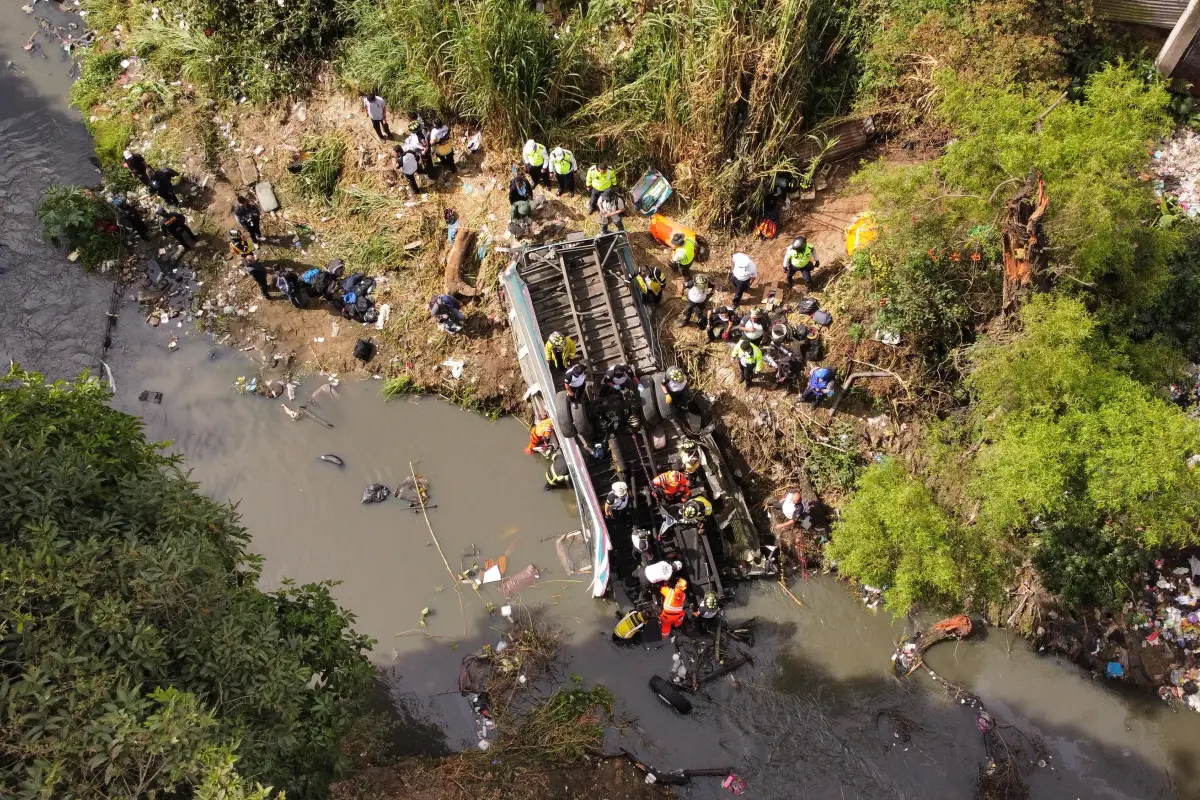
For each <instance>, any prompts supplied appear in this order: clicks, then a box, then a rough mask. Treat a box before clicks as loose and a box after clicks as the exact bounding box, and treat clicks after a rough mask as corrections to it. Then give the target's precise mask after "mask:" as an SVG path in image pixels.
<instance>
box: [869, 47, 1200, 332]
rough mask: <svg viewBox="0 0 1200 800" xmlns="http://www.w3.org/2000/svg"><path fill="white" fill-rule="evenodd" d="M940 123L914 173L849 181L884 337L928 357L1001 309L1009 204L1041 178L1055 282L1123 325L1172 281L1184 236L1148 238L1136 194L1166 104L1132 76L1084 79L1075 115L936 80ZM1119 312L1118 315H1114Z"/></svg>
mask: <svg viewBox="0 0 1200 800" xmlns="http://www.w3.org/2000/svg"><path fill="white" fill-rule="evenodd" d="M938 84H939V86H940V87H941V89H942V92H943V96H942V101H941V104H940V107H939V108H940V111H939V115H940V118H941V119H943V120H944V121H945V122H946V123H947V124H948V125H949V126H950V128H951V129H952V131H953V132H954V134H955V136H956V138H955V140H954V141H953V142H952V143H951V144H950V145H949V146H948V147H947V148H946V152H945V155H943V156H942V157H940V158H938V159H936V160H934V161H932V162H929V163H926V164H919V165H899V166H890V165H887V164H885V163H882V162H880V163H877V164H874V165H872V166H870V167H868V168H867V169H864V170H863V171H861V172H860V173H859V174H858V175H857V176H855V183H856V185H857V186H859V187H861V188H862V189H864V190H866V191H869V192H870V193H871V195H872V197H873V202H872V207H873V210H874V211H875V213H876V215H877V217H878V219H879V222H880V226H881V228H882V231H883V232H882V235H881V236H880V237H879V238H878V239H877V240H876V241H875V242H873V243H872V244H871V246H870V248H869V256H868V259H869V265H870V276H871V280H872V284H873V287H874V290H875V293H876V294H877V296H878V298H879V301H880V305H881V312H880V320H879V321H880V323H881V324H883V325H885V326H887V327H895V328H898V329H900V330H902V331H905V332H908V333H910V334H912V338H913V339H915V340H916V341H917V342H918V343H919V344H921V345H923V346H925V347H926V349H927V350H929V351H931V352H933V353H934V354H941V353H942V352H943V351H944V350H945V348H947V347H953V346H955V345H957V344H959V343H960V342H961V341H963V340H964V339H965V338H966V335H965V334H966V333H967V332H968V331H970V329H971V328H972V327H974V326H975V325H976V324H978V323H979V322H982V321H984V320H986V319H990V318H991V317H993V316H994V315H995V314H996V313H998V311H999V310H1000V309H999V306H1000V301H1001V283H1000V270H999V264H1000V260H1001V256H1002V246H1001V241H1000V233H999V230H998V228H997V226H996V222H997V220H998V219H1003V217H1004V215H1005V213H1006V209H1005V204H1006V203H1007V202H1008V200H1009V198H1010V197H1011V196H1012V195H1013V194H1014V193H1015V192H1016V191H1017V190H1018V189H1019V188H1020V187H1021V186H1022V185H1023V184H1024V183H1025V182H1026V180H1027V179H1028V178H1029V176H1031V175H1033V174H1035V173H1036V172H1041V173H1042V175H1043V176H1044V178H1045V181H1046V193H1047V195H1048V197H1049V199H1050V206H1049V210H1048V212H1047V214H1046V217H1045V228H1046V236H1047V239H1048V241H1049V243H1050V250H1049V252H1050V259H1051V263H1050V264H1049V267H1048V273H1049V275H1048V277H1049V278H1050V279H1054V278H1061V279H1062V280H1063V281H1065V282H1067V283H1068V284H1069V285H1070V286H1071V287H1073V288H1075V289H1077V290H1078V289H1082V290H1086V291H1088V292H1090V293H1092V294H1094V295H1095V296H1096V297H1097V299H1098V300H1100V301H1101V302H1103V303H1104V304H1105V306H1107V307H1108V308H1110V309H1111V310H1110V311H1107V312H1106V313H1107V314H1119V313H1128V312H1129V311H1131V310H1136V309H1138V308H1144V307H1149V306H1152V305H1153V304H1154V303H1156V302H1157V301H1158V300H1159V298H1160V297H1161V295H1162V292H1163V291H1164V289H1165V288H1166V286H1167V284H1168V282H1169V281H1170V269H1169V266H1168V264H1169V262H1170V259H1171V258H1173V257H1174V256H1175V254H1177V253H1178V252H1179V251H1180V248H1181V243H1182V241H1183V239H1184V233H1183V232H1182V230H1181V229H1178V228H1175V229H1166V228H1161V227H1155V226H1147V225H1146V224H1145V222H1146V221H1147V219H1148V218H1149V217H1150V216H1151V214H1152V211H1153V209H1152V200H1153V195H1152V192H1151V189H1150V187H1149V185H1148V184H1147V183H1145V182H1142V181H1140V180H1138V178H1137V174H1138V171H1139V170H1140V169H1141V168H1142V167H1143V166H1144V165H1145V163H1146V160H1147V157H1148V156H1147V153H1146V149H1145V145H1146V142H1147V141H1149V140H1151V139H1152V138H1154V137H1155V136H1157V135H1159V134H1161V133H1163V132H1164V131H1165V130H1166V123H1167V116H1166V113H1165V111H1164V109H1165V107H1166V101H1167V95H1166V92H1165V90H1164V89H1163V87H1162V85H1161V83H1160V82H1151V83H1147V82H1146V81H1145V80H1144V77H1143V76H1142V75H1141V74H1140V73H1139V72H1137V71H1136V70H1134V69H1133V68H1132V67H1130V66H1128V65H1118V66H1110V67H1108V68H1105V69H1102V70H1101V71H1099V72H1097V73H1095V74H1093V75H1091V76H1090V77H1089V78H1088V80H1087V82H1086V84H1085V85H1084V88H1083V91H1082V93H1081V100H1080V101H1079V102H1071V101H1067V102H1063V103H1061V104H1059V105H1058V106H1057V107H1056V108H1054V109H1053V110H1052V111H1050V112H1049V113H1048V114H1046V116H1045V118H1044V119H1042V120H1041V121H1040V124H1039V118H1040V117H1041V116H1042V114H1043V113H1044V112H1046V110H1047V108H1049V106H1050V105H1051V103H1052V102H1053V101H1054V100H1055V96H1054V95H1053V94H1052V93H1043V92H1040V91H1036V90H1033V89H1029V88H1027V87H1026V88H1013V87H1009V86H1002V87H999V88H995V87H989V86H988V85H985V84H980V83H967V82H964V81H963V80H961V79H960V78H959V77H956V76H954V75H951V74H948V73H942V74H940V75H939V77H938ZM1119 310H1120V311H1119Z"/></svg>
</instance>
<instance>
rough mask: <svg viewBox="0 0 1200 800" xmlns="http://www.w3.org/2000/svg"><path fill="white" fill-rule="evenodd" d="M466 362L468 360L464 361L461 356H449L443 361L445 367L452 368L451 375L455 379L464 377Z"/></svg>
mask: <svg viewBox="0 0 1200 800" xmlns="http://www.w3.org/2000/svg"><path fill="white" fill-rule="evenodd" d="M466 364H467V362H466V361H463V360H462V359H461V358H447V359H446V360H445V361H443V362H442V366H443V367H449V368H450V375H451V376H452V377H453V378H455V379H458V378H461V377H462V374H463V367H465V366H466Z"/></svg>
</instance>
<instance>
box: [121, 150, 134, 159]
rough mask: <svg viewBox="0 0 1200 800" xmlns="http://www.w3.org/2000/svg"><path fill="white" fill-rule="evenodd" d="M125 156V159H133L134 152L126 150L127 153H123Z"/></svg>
mask: <svg viewBox="0 0 1200 800" xmlns="http://www.w3.org/2000/svg"><path fill="white" fill-rule="evenodd" d="M123 155H124V156H125V158H130V157H132V156H133V151H132V150H126V151H125V152H124V153H123Z"/></svg>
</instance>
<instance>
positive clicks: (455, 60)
mask: <svg viewBox="0 0 1200 800" xmlns="http://www.w3.org/2000/svg"><path fill="white" fill-rule="evenodd" d="M348 9H349V12H350V13H351V14H352V16H353V18H354V22H355V26H356V29H357V31H358V34H357V35H356V36H355V37H354V38H353V40H352V41H350V42H349V43H348V44H347V47H346V50H345V52H344V54H343V57H342V59H341V61H340V62H339V68H340V72H341V74H342V77H343V79H344V80H345V81H346V82H347V83H348V84H349V85H351V86H353V87H355V88H356V89H358V90H360V91H366V90H369V89H377V90H378V91H379V92H380V93H381V94H382V95H383V97H384V98H385V99H386V100H387V101H388V102H389V103H390V104H391V105H393V106H395V107H400V108H405V109H408V108H415V109H431V110H435V111H440V112H447V113H454V114H456V115H458V116H461V117H466V118H468V119H471V120H475V121H479V122H483V121H486V122H487V123H488V124H489V125H490V126H492V127H493V129H494V130H495V132H496V134H497V135H498V136H500V137H502V138H504V139H507V140H513V141H515V140H519V139H522V138H524V137H526V136H536V137H543V138H544V137H546V136H548V135H549V134H551V133H552V132H553V131H555V130H556V129H558V128H559V127H560V126H561V125H563V124H564V123H565V122H566V121H567V120H569V119H570V117H571V116H572V115H573V114H574V113H575V111H576V110H577V109H578V108H580V106H581V105H582V103H583V101H584V98H585V94H586V90H585V87H586V81H587V77H588V75H589V74H590V72H591V69H592V67H591V57H590V55H589V54H588V51H587V48H586V46H585V45H586V43H587V41H588V37H589V36H590V35H591V34H592V28H591V26H590V25H589V24H587V23H586V22H584V21H582V20H580V19H578V18H577V17H572V18H571V20H570V24H569V25H568V26H563V27H560V28H559V29H558V30H557V31H556V30H553V29H552V28H551V27H550V24H549V22H548V20H547V18H546V15H545V14H542V13H538V12H536V11H534V10H533V9H531V8H530V6H529V4H528V3H527V2H524V1H523V0H466V1H465V2H455V3H451V2H449V0H383V2H382V3H376V2H372V0H354V2H351V3H350V4H349V5H348Z"/></svg>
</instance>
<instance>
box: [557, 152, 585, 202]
mask: <svg viewBox="0 0 1200 800" xmlns="http://www.w3.org/2000/svg"><path fill="white" fill-rule="evenodd" d="M577 169H579V164H577V163H576V162H575V154H574V153H572V152H571V151H570V150H568V149H567V148H565V147H556V148H554V149H553V150H551V151H550V171H551V172H553V173H554V181H555V182H556V183H557V184H558V196H559V197H562V196H563V193H564V192H565V193H567V194H575V170H577Z"/></svg>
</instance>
